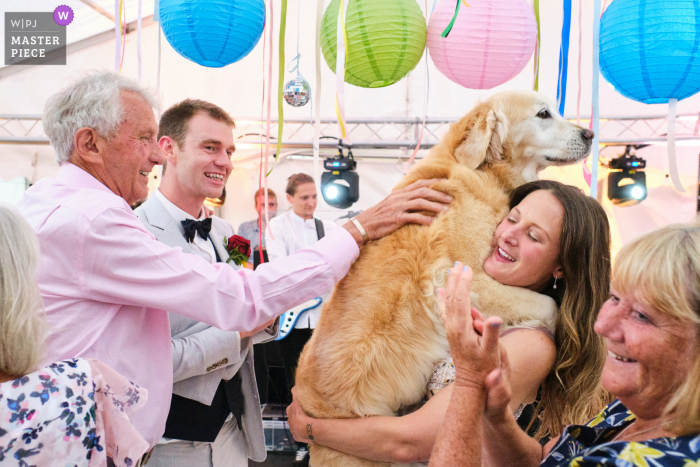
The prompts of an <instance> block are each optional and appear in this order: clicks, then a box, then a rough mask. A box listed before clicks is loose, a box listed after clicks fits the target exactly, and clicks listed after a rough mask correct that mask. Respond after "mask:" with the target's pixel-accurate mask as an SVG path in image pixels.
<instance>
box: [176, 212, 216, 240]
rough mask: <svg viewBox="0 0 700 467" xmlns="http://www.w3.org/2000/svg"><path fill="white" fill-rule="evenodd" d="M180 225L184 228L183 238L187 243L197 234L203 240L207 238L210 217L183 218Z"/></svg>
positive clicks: (209, 229)
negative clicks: (197, 219) (201, 219)
mask: <svg viewBox="0 0 700 467" xmlns="http://www.w3.org/2000/svg"><path fill="white" fill-rule="evenodd" d="M182 227H183V228H184V229H185V240H187V242H188V243H192V242H193V241H194V237H195V235H197V234H199V236H200V237H202V238H203V239H204V240H207V239H208V238H209V232H210V231H211V217H208V218H206V219H204V220H203V221H195V220H192V219H185V220H184V221H182Z"/></svg>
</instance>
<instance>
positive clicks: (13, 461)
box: [0, 204, 148, 467]
mask: <svg viewBox="0 0 700 467" xmlns="http://www.w3.org/2000/svg"><path fill="white" fill-rule="evenodd" d="M39 254H40V253H39V244H38V242H37V239H36V235H35V234H34V231H33V230H32V229H31V228H30V227H29V225H28V224H27V222H26V221H25V220H24V219H23V218H22V217H21V216H20V215H19V214H18V213H17V212H16V211H15V210H14V209H13V208H11V207H9V206H6V205H1V204H0V463H3V465H12V466H14V465H17V466H27V465H42V466H43V465H59V464H60V465H71V466H73V465H75V466H89V467H94V466H100V467H102V466H107V465H108V462H111V463H113V464H114V465H116V466H133V465H136V464H137V462H138V461H139V459H140V458H141V456H142V455H143V453H144V452H145V451H147V450H148V444H147V443H146V441H145V440H144V439H143V438H142V437H141V435H139V434H138V432H137V431H136V429H135V428H134V427H133V426H132V425H131V422H130V421H129V418H128V414H130V413H132V412H134V411H136V410H138V409H139V408H140V407H141V406H142V405H143V404H144V403H145V402H146V392H145V391H144V390H142V389H140V388H139V387H137V386H135V385H134V384H132V383H130V382H129V381H127V380H126V379H124V377H122V376H121V375H119V374H118V373H116V372H115V371H114V370H112V369H111V368H110V367H108V366H107V365H105V364H104V363H101V362H99V361H97V360H86V359H71V360H65V361H62V362H55V363H52V364H50V365H48V366H45V367H44V368H41V369H37V368H38V366H39V362H41V360H42V357H43V348H44V345H43V343H44V337H45V334H46V322H45V319H44V315H43V311H42V303H41V295H40V293H39V288H38V287H37V284H36V281H35V280H34V272H35V269H36V265H37V262H38V260H39ZM108 459H109V460H108ZM110 465H111V464H110Z"/></svg>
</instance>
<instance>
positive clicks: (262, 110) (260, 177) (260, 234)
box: [256, 10, 272, 264]
mask: <svg viewBox="0 0 700 467" xmlns="http://www.w3.org/2000/svg"><path fill="white" fill-rule="evenodd" d="M265 14H266V15H267V10H266V11H265ZM266 24H267V17H266V18H265V22H264V23H263V34H262V39H263V46H262V64H263V66H262V80H261V81H262V102H261V103H260V121H263V119H264V114H265V46H266V45H267V44H266V40H267V36H266V35H265V25H266ZM264 165H265V163H264V162H263V147H262V145H260V169H259V170H258V190H261V189H262V187H263V166H264ZM260 193H263V194H264V196H265V205H264V209H265V220H266V222H267V220H268V219H269V214H268V208H267V202H268V201H267V177H265V191H262V192H261V191H258V198H259V197H260ZM256 201H258V200H256ZM262 209H263V206H260V203H258V249H259V251H260V264H262V263H264V262H265V258H264V255H263V251H262V243H263V234H264V233H263V228H262V219H263V215H262ZM265 227H266V228H267V224H266V225H265ZM270 235H272V233H270Z"/></svg>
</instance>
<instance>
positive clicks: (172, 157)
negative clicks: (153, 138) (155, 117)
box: [158, 136, 177, 165]
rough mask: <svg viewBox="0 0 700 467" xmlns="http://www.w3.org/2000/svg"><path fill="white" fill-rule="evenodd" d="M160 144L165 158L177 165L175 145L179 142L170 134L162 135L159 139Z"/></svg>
mask: <svg viewBox="0 0 700 467" xmlns="http://www.w3.org/2000/svg"><path fill="white" fill-rule="evenodd" d="M158 145H159V146H160V150H161V151H162V153H163V156H164V157H165V160H166V161H167V162H168V163H169V164H172V165H177V154H176V153H175V146H177V142H176V141H175V140H174V139H172V138H171V137H170V136H162V137H161V138H160V139H159V140H158Z"/></svg>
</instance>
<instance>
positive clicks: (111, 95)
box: [42, 71, 158, 165]
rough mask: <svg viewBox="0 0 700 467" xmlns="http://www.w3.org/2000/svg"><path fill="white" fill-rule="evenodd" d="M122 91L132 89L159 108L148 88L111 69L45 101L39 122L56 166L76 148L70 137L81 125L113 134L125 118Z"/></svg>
mask: <svg viewBox="0 0 700 467" xmlns="http://www.w3.org/2000/svg"><path fill="white" fill-rule="evenodd" d="M123 91H130V92H134V93H136V94H138V95H139V96H141V97H142V98H143V99H144V100H145V101H146V102H148V104H149V105H150V106H151V107H153V108H156V109H157V108H158V104H157V102H156V100H155V98H154V97H153V96H152V95H151V94H150V93H149V92H148V91H146V90H145V89H144V88H142V87H141V86H139V85H138V84H136V83H135V82H134V81H132V80H130V79H129V78H125V77H123V76H121V75H119V74H117V73H114V72H111V71H108V72H94V73H90V74H88V75H86V76H84V77H83V78H81V79H79V80H78V81H76V82H75V83H73V84H72V85H71V86H69V87H68V88H66V89H64V90H62V91H60V92H59V93H57V94H54V95H53V96H51V97H50V98H49V100H48V101H46V107H44V116H43V118H42V122H43V124H44V131H45V132H46V135H47V136H48V137H49V140H51V145H52V146H53V147H54V149H55V150H56V160H57V161H58V165H62V164H63V163H65V162H68V161H69V159H70V156H71V154H73V151H75V145H74V144H73V139H74V137H75V133H76V132H77V131H78V130H79V129H80V128H92V129H94V130H95V131H96V132H97V133H98V134H99V135H100V136H102V137H103V138H106V139H108V140H109V139H110V138H112V137H113V136H114V135H115V134H116V131H117V128H118V127H119V125H120V124H121V122H122V120H123V118H124V107H123V105H122V103H121V99H120V93H121V92H123Z"/></svg>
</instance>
